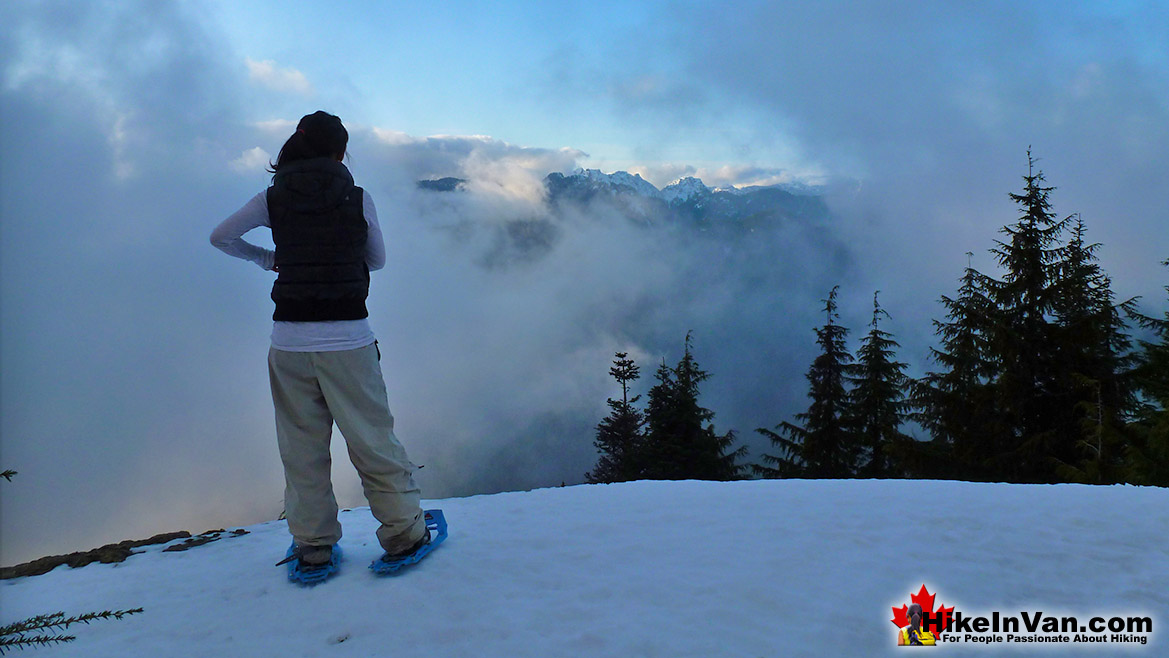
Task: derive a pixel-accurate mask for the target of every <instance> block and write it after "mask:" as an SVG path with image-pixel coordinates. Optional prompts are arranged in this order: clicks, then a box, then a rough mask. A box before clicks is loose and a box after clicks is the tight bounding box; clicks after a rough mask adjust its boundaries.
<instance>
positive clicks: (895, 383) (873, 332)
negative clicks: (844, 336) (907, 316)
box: [844, 291, 912, 478]
mask: <svg viewBox="0 0 1169 658" xmlns="http://www.w3.org/2000/svg"><path fill="white" fill-rule="evenodd" d="M879 292H880V291H877V292H876V293H873V321H872V322H871V323H869V333H868V335H866V336H865V337H864V338H863V339H862V340H861V346H860V349H858V350H857V353H856V363H854V364H852V365H851V366H849V367H848V368H846V369H845V373H846V375H847V377H846V379H847V381H848V382H849V383H850V384H851V385H852V390H851V391H849V393H848V412H847V416H846V418H845V419H844V420H845V425H846V427H848V429H849V431H850V432H851V433H852V434H853V435H854V436H855V437H856V440H857V441H858V442H859V444H860V447H861V450H862V451H863V454H862V455H861V463H860V465H859V468H858V469H857V475H859V476H861V477H874V478H883V477H904V476H905V475H906V473H905V472H904V470H903V469H902V468H901V467H900V466H899V465H895V464H894V461H893V455H894V454H895V452H896V449H897V448H901V447H902V446H904V445H905V444H906V442H908V441H912V439H911V438H909V437H908V436H906V435H905V434H903V433H902V432H901V426H902V425H903V424H904V423H905V420H906V418H907V416H908V414H909V403H908V402H907V401H906V399H905V397H906V389H907V388H908V382H909V378H908V377H907V376H906V375H905V368H906V364H904V363H901V362H899V361H897V360H896V353H895V349H896V348H897V347H900V345H898V344H897V342H896V341H895V340H893V336H892V334H890V333H889V332H887V331H884V330H882V329H881V328H880V326H879V325H880V319H881V316H882V315H884V316H885V317H889V314H888V313H887V312H885V310H884V309H882V308H881V305H880V303H879V302H878V301H877V295H878V294H879Z"/></svg>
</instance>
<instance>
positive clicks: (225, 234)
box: [211, 189, 386, 352]
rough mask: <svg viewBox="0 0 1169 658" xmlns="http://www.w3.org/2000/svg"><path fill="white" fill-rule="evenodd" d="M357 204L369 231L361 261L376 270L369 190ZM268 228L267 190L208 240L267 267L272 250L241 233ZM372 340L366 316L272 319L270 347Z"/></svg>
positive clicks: (328, 346)
mask: <svg viewBox="0 0 1169 658" xmlns="http://www.w3.org/2000/svg"><path fill="white" fill-rule="evenodd" d="M362 191H363V192H364V196H363V197H362V202H361V207H362V211H363V213H364V215H365V221H366V223H367V224H368V225H369V231H368V233H367V236H366V242H365V264H366V265H367V266H369V271H371V272H373V271H374V270H380V269H381V268H383V267H385V264H386V245H385V241H384V240H383V239H382V229H381V226H380V225H379V224H378V221H377V209H376V208H375V207H374V205H373V198H372V197H370V196H369V192H367V191H365V190H364V189H363V190H362ZM261 226H263V227H267V228H269V229H271V228H272V224H271V220H269V219H268V193H267V190H265V191H263V192H260V193H259V194H257V195H256V196H254V197H252V198H251V199H250V200H249V201H248V202H247V203H245V204H244V206H243V207H242V208H240V209H239V210H237V211H235V212H234V213H232V214H231V216H229V217H228V218H227V219H225V220H223V222H221V223H220V224H219V226H216V227H215V230H213V231H211V244H212V245H214V246H215V247H216V248H218V249H219V250H221V251H223V252H224V253H225V254H227V255H229V256H235V257H236V258H242V259H243V260H246V261H251V262H253V263H255V264H256V265H259V266H260V267H261V268H263V269H265V270H271V269H272V267H273V265H274V264H275V262H276V252H274V251H272V250H271V249H265V248H263V247H261V246H259V245H254V244H252V243H250V242H248V241H247V240H244V239H243V235H244V234H245V233H247V232H248V231H251V230H252V229H254V228H259V227H261ZM373 342H374V335H373V330H372V329H371V328H370V326H369V318H363V319H361V320H338V321H332V322H273V324H272V347H273V348H274V349H278V350H284V351H288V352H335V351H340V350H353V349H357V348H360V347H365V346H366V345H370V344H372V343H373Z"/></svg>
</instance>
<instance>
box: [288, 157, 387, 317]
mask: <svg viewBox="0 0 1169 658" xmlns="http://www.w3.org/2000/svg"><path fill="white" fill-rule="evenodd" d="M362 197H363V194H362V190H361V188H360V187H357V186H356V185H354V184H353V176H351V175H350V174H349V170H348V169H347V168H346V167H345V165H343V164H341V163H340V162H338V161H337V160H334V159H332V158H314V159H311V160H298V161H295V162H290V163H288V164H286V165H283V166H281V167H280V171H278V172H276V176H275V179H274V180H273V181H272V186H271V187H269V188H268V220H269V222H270V223H271V225H272V241H273V242H274V243H275V244H276V268H277V269H278V270H279V274H278V275H277V277H276V283H274V284H273V285H272V301H274V302H276V312H275V313H274V314H273V315H272V319H273V320H280V321H287V322H320V321H326V320H360V319H362V318H365V317H369V312H368V311H367V310H366V308H365V298H366V297H367V296H368V295H369V268H368V266H366V264H365V241H366V234H367V232H368V230H369V225H368V224H366V221H365V214H364V212H363V210H362Z"/></svg>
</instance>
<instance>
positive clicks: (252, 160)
mask: <svg viewBox="0 0 1169 658" xmlns="http://www.w3.org/2000/svg"><path fill="white" fill-rule="evenodd" d="M271 160H272V154H270V153H268V152H267V151H265V150H264V149H262V148H260V147H259V146H257V147H255V148H250V149H248V150H246V151H244V152H243V153H241V154H240V156H239V157H238V158H236V159H235V160H232V161H231V168H232V169H234V170H236V171H238V172H240V173H241V174H245V173H248V172H252V171H256V170H258V169H263V168H264V167H266V166H268V163H269V162H271Z"/></svg>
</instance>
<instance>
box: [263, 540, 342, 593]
mask: <svg viewBox="0 0 1169 658" xmlns="http://www.w3.org/2000/svg"><path fill="white" fill-rule="evenodd" d="M282 564H287V565H288V580H291V581H292V582H294V583H300V584H301V585H316V584H318V583H323V582H325V580H326V579H327V578H328V577H329V576H331V575H333V574H334V573H337V571H338V570H339V569H340V568H341V546H340V545H338V544H333V547H332V552H331V554H330V556H329V561H328V562H325V563H324V564H311V563H308V562H305V561H304V560H302V559H300V551H299V549H298V548H297V546H296V542H292V545H291V546H289V547H288V553H286V554H285V556H284V559H283V560H281V561H280V562H277V563H276V566H280V565H282Z"/></svg>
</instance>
